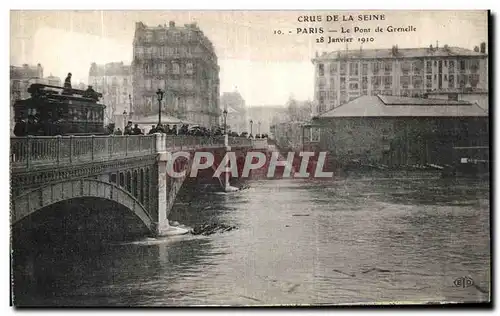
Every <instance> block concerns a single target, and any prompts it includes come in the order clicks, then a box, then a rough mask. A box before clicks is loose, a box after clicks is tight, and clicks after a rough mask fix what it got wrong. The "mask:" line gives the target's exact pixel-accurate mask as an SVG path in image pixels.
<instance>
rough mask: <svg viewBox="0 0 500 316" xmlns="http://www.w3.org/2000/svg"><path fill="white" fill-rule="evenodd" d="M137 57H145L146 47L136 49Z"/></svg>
mask: <svg viewBox="0 0 500 316" xmlns="http://www.w3.org/2000/svg"><path fill="white" fill-rule="evenodd" d="M135 56H136V57H138V58H142V57H144V47H142V46H138V47H136V48H135Z"/></svg>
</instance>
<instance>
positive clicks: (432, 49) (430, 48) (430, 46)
mask: <svg viewBox="0 0 500 316" xmlns="http://www.w3.org/2000/svg"><path fill="white" fill-rule="evenodd" d="M429 50H430V51H431V52H432V51H434V48H433V47H432V44H431V45H429Z"/></svg>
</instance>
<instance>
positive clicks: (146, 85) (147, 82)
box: [144, 79, 152, 90]
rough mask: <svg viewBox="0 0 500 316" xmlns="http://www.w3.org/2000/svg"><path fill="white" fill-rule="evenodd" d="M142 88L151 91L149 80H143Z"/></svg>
mask: <svg viewBox="0 0 500 316" xmlns="http://www.w3.org/2000/svg"><path fill="white" fill-rule="evenodd" d="M144 87H145V88H146V90H151V89H152V82H151V79H146V80H144Z"/></svg>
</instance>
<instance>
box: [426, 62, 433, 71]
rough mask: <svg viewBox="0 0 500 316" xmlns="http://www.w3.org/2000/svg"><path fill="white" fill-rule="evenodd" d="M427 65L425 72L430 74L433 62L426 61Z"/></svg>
mask: <svg viewBox="0 0 500 316" xmlns="http://www.w3.org/2000/svg"><path fill="white" fill-rule="evenodd" d="M425 65H426V67H425V72H426V73H428V74H430V73H432V62H431V61H428V62H426V63H425Z"/></svg>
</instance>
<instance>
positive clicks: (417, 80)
mask: <svg viewBox="0 0 500 316" xmlns="http://www.w3.org/2000/svg"><path fill="white" fill-rule="evenodd" d="M412 84H413V87H414V88H421V87H422V77H420V76H413V77H412Z"/></svg>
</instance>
